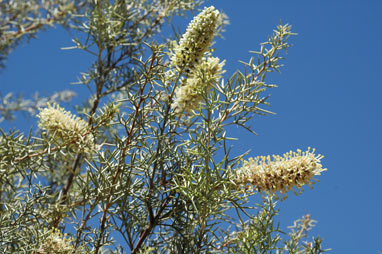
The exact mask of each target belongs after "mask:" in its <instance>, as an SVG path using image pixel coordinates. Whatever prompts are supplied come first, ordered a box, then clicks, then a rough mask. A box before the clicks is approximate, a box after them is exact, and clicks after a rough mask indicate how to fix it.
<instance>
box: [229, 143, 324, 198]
mask: <svg viewBox="0 0 382 254" xmlns="http://www.w3.org/2000/svg"><path fill="white" fill-rule="evenodd" d="M314 151H315V150H314V149H313V150H312V151H310V149H308V150H307V151H306V152H301V150H297V152H292V151H290V152H288V153H285V154H284V155H283V156H279V155H273V156H272V159H271V157H270V156H259V157H256V158H250V159H249V160H248V161H245V162H244V165H243V167H241V168H240V169H239V170H238V171H237V172H236V179H235V180H234V181H235V183H236V184H238V185H248V184H251V185H254V186H255V188H256V189H257V190H258V191H259V192H265V193H268V194H276V193H277V192H279V194H280V195H281V196H283V195H284V196H285V197H286V195H285V193H286V192H288V191H289V190H291V189H292V188H293V187H296V189H297V192H296V193H297V194H298V193H301V192H302V191H303V189H302V186H303V185H305V184H307V185H309V186H311V185H312V184H313V183H314V180H316V179H313V177H314V176H315V175H320V174H321V172H322V171H325V170H326V169H323V168H322V165H321V163H320V160H321V159H322V158H323V156H321V155H315V154H314ZM316 181H318V180H316Z"/></svg>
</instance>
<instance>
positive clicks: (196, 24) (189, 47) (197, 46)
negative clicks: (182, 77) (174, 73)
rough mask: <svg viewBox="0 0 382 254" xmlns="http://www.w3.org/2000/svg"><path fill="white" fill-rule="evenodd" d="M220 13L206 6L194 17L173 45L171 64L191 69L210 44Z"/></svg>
mask: <svg viewBox="0 0 382 254" xmlns="http://www.w3.org/2000/svg"><path fill="white" fill-rule="evenodd" d="M220 19H221V17H220V14H219V11H218V10H215V7H213V6H211V7H208V8H207V7H206V8H204V10H203V11H202V12H201V13H200V14H199V15H197V16H196V17H194V19H193V20H192V21H191V23H190V24H189V25H188V27H187V30H186V32H185V33H184V34H183V36H182V38H181V39H180V41H179V44H177V45H176V46H175V49H174V54H173V56H172V57H171V63H172V66H173V67H174V68H175V69H177V70H178V71H179V70H185V71H188V72H189V71H192V70H193V69H194V67H195V66H196V65H197V64H198V63H199V61H200V60H201V59H202V57H203V55H204V53H205V52H207V51H208V49H209V47H210V46H211V42H212V40H213V38H214V37H215V35H216V32H217V27H218V24H219V22H220Z"/></svg>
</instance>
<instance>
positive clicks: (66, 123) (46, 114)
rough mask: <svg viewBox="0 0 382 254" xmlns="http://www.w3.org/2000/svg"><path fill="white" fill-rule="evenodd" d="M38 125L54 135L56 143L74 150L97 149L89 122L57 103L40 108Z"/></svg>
mask: <svg viewBox="0 0 382 254" xmlns="http://www.w3.org/2000/svg"><path fill="white" fill-rule="evenodd" d="M37 117H38V118H40V121H39V124H38V126H39V127H40V128H41V129H42V130H45V131H46V132H47V133H48V134H50V135H52V136H53V141H54V142H55V144H56V145H59V146H64V147H67V148H69V149H70V150H72V151H74V152H84V153H92V152H93V151H94V150H96V149H97V146H96V145H95V143H94V136H93V134H92V131H91V128H90V126H89V125H88V123H87V122H85V121H84V120H82V119H81V118H79V117H77V116H75V115H72V114H71V113H70V112H68V111H65V110H64V109H63V108H61V107H60V106H59V105H57V104H53V105H51V104H48V107H46V108H43V109H40V113H39V114H38V115H37Z"/></svg>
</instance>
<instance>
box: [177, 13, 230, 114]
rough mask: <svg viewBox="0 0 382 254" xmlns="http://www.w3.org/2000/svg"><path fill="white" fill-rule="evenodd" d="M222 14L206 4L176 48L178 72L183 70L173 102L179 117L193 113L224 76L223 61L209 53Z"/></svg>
mask: <svg viewBox="0 0 382 254" xmlns="http://www.w3.org/2000/svg"><path fill="white" fill-rule="evenodd" d="M220 21H221V17H220V14H219V11H217V10H215V8H214V7H213V6H211V7H208V8H207V7H206V8H205V9H204V10H203V11H202V12H201V13H200V14H199V15H198V16H196V17H195V18H194V19H193V20H192V21H191V23H190V24H189V26H188V27H187V31H186V33H185V34H184V35H183V36H182V38H181V39H180V42H179V44H178V45H176V47H175V50H174V51H175V52H174V54H173V56H172V58H171V63H172V67H173V69H174V71H175V72H183V74H185V78H182V79H181V81H180V83H181V85H180V86H178V87H177V88H176V91H175V93H176V98H175V99H174V102H173V103H172V108H173V109H174V112H175V113H176V114H177V115H178V116H180V115H182V114H183V113H184V112H186V113H191V112H192V111H193V110H195V109H197V108H198V107H199V105H200V103H201V102H202V100H203V95H205V94H207V93H208V91H209V90H210V89H211V88H212V87H213V85H214V83H216V82H218V81H219V79H220V78H221V75H222V73H224V71H223V66H224V61H223V62H220V59H219V58H217V57H212V56H211V54H210V53H209V52H208V50H209V49H210V46H211V42H212V39H213V38H214V37H215V35H216V31H217V27H218V25H219V22H220Z"/></svg>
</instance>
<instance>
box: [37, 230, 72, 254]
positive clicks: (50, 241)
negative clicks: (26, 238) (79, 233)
mask: <svg viewBox="0 0 382 254" xmlns="http://www.w3.org/2000/svg"><path fill="white" fill-rule="evenodd" d="M42 238H43V240H41V242H40V243H39V246H38V247H37V248H36V250H34V251H33V252H32V253H33V254H58V253H61V254H69V253H79V252H74V250H75V249H74V246H73V245H72V239H71V238H69V237H67V236H66V234H65V235H62V233H61V232H60V231H59V230H58V229H54V228H53V229H44V231H43V232H42Z"/></svg>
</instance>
